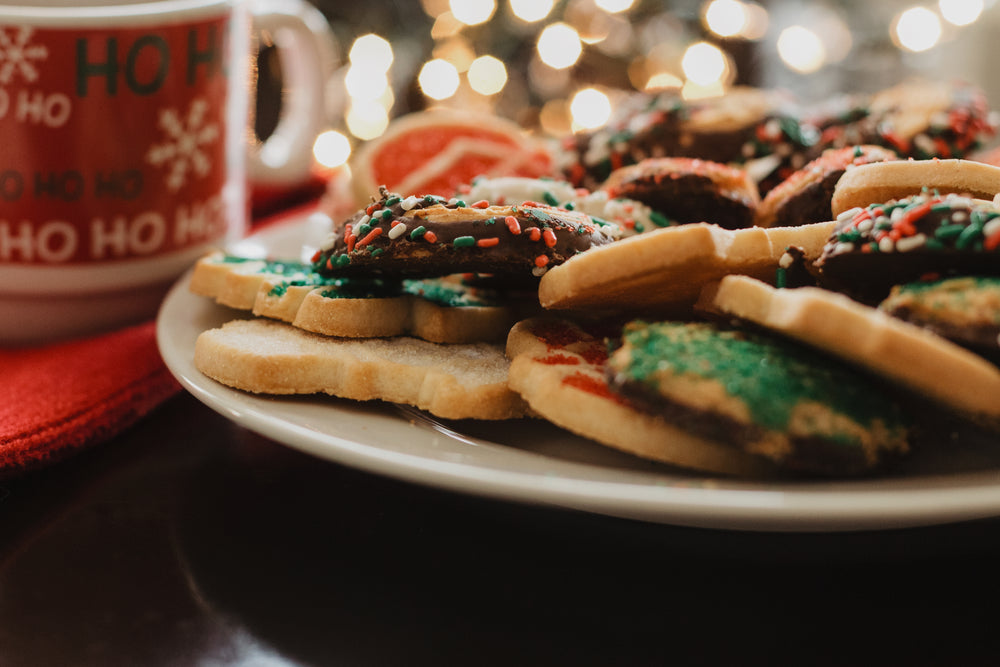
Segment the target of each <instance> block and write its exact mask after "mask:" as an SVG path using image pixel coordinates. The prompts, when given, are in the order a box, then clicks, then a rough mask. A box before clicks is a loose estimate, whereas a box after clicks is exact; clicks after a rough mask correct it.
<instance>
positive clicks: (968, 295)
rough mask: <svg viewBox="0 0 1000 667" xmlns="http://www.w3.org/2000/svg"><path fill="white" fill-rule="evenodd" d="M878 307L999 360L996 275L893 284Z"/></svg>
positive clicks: (999, 300) (999, 282) (998, 279)
mask: <svg viewBox="0 0 1000 667" xmlns="http://www.w3.org/2000/svg"><path fill="white" fill-rule="evenodd" d="M879 309H880V310H882V311H883V312H886V313H888V314H890V315H892V316H893V317H898V318H899V319H901V320H905V321H907V322H910V323H911V324H915V325H917V326H920V327H923V328H925V329H928V330H930V331H933V332H934V333H936V334H938V335H939V336H943V337H944V338H947V339H949V340H951V341H953V342H955V343H958V344H959V345H963V346H965V347H967V348H969V349H971V350H973V351H974V352H977V353H978V354H981V355H983V356H984V357H986V358H987V359H990V360H992V361H993V362H994V363H997V362H1000V277H993V276H960V277H956V278H945V279H943V280H925V281H920V282H915V283H907V284H905V285H896V286H895V287H893V288H892V291H891V292H890V293H889V296H888V297H887V298H886V299H885V301H883V302H882V303H880V304H879Z"/></svg>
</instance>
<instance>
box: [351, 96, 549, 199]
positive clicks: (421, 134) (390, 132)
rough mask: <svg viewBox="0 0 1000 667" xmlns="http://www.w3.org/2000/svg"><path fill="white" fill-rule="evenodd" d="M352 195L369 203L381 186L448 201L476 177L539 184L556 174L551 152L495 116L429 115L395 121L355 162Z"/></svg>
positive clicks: (423, 113) (434, 112) (428, 112)
mask: <svg viewBox="0 0 1000 667" xmlns="http://www.w3.org/2000/svg"><path fill="white" fill-rule="evenodd" d="M351 169H352V180H353V190H354V194H355V198H356V200H357V201H358V202H366V201H367V200H368V198H369V196H370V195H371V193H373V192H375V191H376V190H377V189H378V187H379V186H382V185H385V186H387V187H388V188H389V189H390V190H393V191H396V192H420V193H423V194H431V195H437V196H440V197H449V196H450V195H451V193H453V192H455V190H456V189H457V188H458V187H459V186H460V185H462V184H463V183H468V182H469V181H471V180H472V179H473V178H475V177H476V176H525V177H530V178H537V177H539V176H547V175H549V174H551V173H552V172H553V164H552V156H551V153H550V151H549V149H548V147H547V146H546V145H545V144H543V143H541V142H540V141H538V140H536V139H534V138H532V137H531V136H529V135H528V133H527V132H525V130H524V129H523V128H521V127H520V126H518V125H517V124H516V123H514V122H512V121H510V120H507V119H505V118H501V117H499V116H495V115H492V114H483V113H474V112H469V111H460V110H454V109H428V110H425V111H417V112H413V113H410V114H407V115H405V116H400V117H399V118H396V119H394V120H393V121H392V122H391V123H390V124H389V127H388V128H387V129H386V131H385V132H384V133H383V134H382V135H381V136H380V137H378V138H376V139H372V140H370V141H367V142H365V143H364V144H363V145H362V146H361V148H360V149H359V150H358V152H357V154H356V156H355V157H354V159H353V160H352V162H351Z"/></svg>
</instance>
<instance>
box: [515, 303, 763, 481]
mask: <svg viewBox="0 0 1000 667" xmlns="http://www.w3.org/2000/svg"><path fill="white" fill-rule="evenodd" d="M507 356H508V357H509V358H510V359H511V364H510V373H509V378H510V379H509V382H510V386H511V387H512V388H513V389H515V390H516V391H518V392H519V393H520V394H521V396H523V397H524V399H525V401H527V403H528V404H529V405H530V407H531V410H532V411H533V412H534V413H536V414H537V415H539V416H541V417H544V418H545V419H548V420H549V421H551V422H552V423H554V424H556V425H557V426H560V427H562V428H565V429H567V430H569V431H572V432H574V433H576V434H578V435H581V436H584V437H586V438H590V439H592V440H595V441H597V442H599V443H602V444H604V445H607V446H610V447H614V448H616V449H620V450H623V451H626V452H629V453H632V454H635V455H637V456H641V457H644V458H647V459H653V460H656V461H661V462H664V463H669V464H672V465H676V466H681V467H684V468H692V469H695V470H701V471H706V472H712V473H722V474H728V475H740V476H761V475H768V474H773V473H774V472H775V471H774V468H773V466H772V465H771V464H769V463H768V462H767V461H764V460H760V459H758V457H755V456H753V455H750V454H748V453H746V452H744V451H740V450H739V449H736V448H734V447H730V446H728V445H725V444H723V443H720V442H716V441H713V440H709V439H707V438H704V437H701V436H698V435H694V434H693V433H691V432H690V431H689V430H688V429H686V428H684V427H683V426H680V425H677V424H673V423H671V422H669V421H666V420H665V419H664V418H663V417H662V416H658V415H654V414H651V413H648V412H645V411H643V410H641V409H640V408H639V407H638V406H637V405H635V404H634V403H632V402H631V401H630V400H629V399H627V398H625V397H623V396H620V395H618V394H616V393H615V392H613V391H611V390H610V388H609V387H608V384H607V380H606V377H605V373H606V368H605V367H606V362H607V345H606V343H605V342H604V338H603V336H602V335H601V334H600V333H592V332H588V331H587V330H585V329H584V328H581V327H580V326H578V325H576V324H573V323H571V322H569V321H566V320H561V319H555V318H533V319H529V320H525V321H523V322H519V323H517V324H516V325H515V326H514V328H513V329H511V332H510V335H509V336H508V339H507Z"/></svg>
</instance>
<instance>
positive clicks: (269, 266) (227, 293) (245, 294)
mask: <svg viewBox="0 0 1000 667" xmlns="http://www.w3.org/2000/svg"><path fill="white" fill-rule="evenodd" d="M268 279H270V280H273V281H275V282H279V281H280V282H282V283H285V284H289V285H299V286H303V287H307V288H309V289H312V287H314V286H316V285H322V284H326V283H327V282H328V281H327V279H326V278H324V277H323V276H321V275H319V274H318V273H316V272H314V271H313V270H312V269H311V268H310V267H309V265H308V264H304V263H302V262H297V261H294V260H273V259H259V258H254V257H240V256H236V255H231V254H227V253H223V252H221V251H214V252H211V253H209V254H207V255H205V256H204V257H202V258H201V259H199V260H198V261H197V262H196V263H195V265H194V270H193V271H192V273H191V279H190V281H189V282H188V289H190V290H191V292H193V293H194V294H198V295H199V296H204V297H208V298H210V299H215V301H217V302H218V303H220V304H221V305H223V306H229V307H230V308H238V309H240V310H250V309H252V308H253V305H254V301H256V299H257V291H258V290H259V289H260V286H261V284H262V283H263V282H264V281H265V280H268Z"/></svg>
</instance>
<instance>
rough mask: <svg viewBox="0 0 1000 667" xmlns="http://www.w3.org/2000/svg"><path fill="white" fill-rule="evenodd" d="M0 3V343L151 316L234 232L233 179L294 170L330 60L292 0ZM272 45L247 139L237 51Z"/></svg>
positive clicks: (244, 58)
mask: <svg viewBox="0 0 1000 667" xmlns="http://www.w3.org/2000/svg"><path fill="white" fill-rule="evenodd" d="M17 1H19V2H22V3H24V4H21V5H18V6H10V5H6V4H4V5H0V344H5V345H9V344H24V343H32V342H42V341H45V340H52V339H56V338H62V337H67V336H71V335H79V334H84V333H89V332H95V331H101V330H105V329H109V328H112V327H115V326H119V325H122V324H125V323H128V322H133V321H138V320H140V319H143V318H147V317H151V316H152V315H153V314H155V312H156V310H157V308H158V306H159V302H160V300H161V299H162V296H163V294H164V293H165V292H166V290H167V288H168V287H169V285H170V284H171V283H172V282H173V281H174V280H176V278H177V277H178V275H180V274H181V273H182V272H183V271H184V270H185V269H186V268H187V267H188V266H190V265H191V263H192V262H193V261H194V260H195V259H196V258H197V257H198V256H199V255H201V254H202V253H204V252H205V251H206V250H207V249H208V248H210V247H214V246H219V245H223V244H224V243H225V242H227V241H231V240H234V239H235V238H238V237H239V236H240V235H242V234H243V233H244V231H245V229H246V220H247V215H248V205H247V194H246V192H247V187H246V181H247V175H248V173H250V174H252V177H253V178H254V180H255V181H258V182H264V183H289V184H290V183H294V182H295V181H296V180H302V179H304V178H306V177H307V176H308V173H309V169H310V165H311V159H312V157H311V148H312V141H313V139H314V138H315V136H316V135H317V134H318V133H319V131H320V130H321V129H322V126H323V125H324V123H325V121H326V109H325V105H324V100H325V95H324V88H325V85H326V83H327V80H328V79H329V77H330V75H331V74H332V70H333V65H334V61H335V58H336V57H335V46H334V44H335V43H334V38H333V35H332V33H331V31H330V28H329V26H328V24H327V23H326V22H325V21H324V20H323V17H322V15H321V14H320V13H319V12H318V10H316V9H315V8H314V7H312V6H311V5H308V4H306V3H305V2H303V1H301V0H291V1H290V0H263V1H262V0H256V1H254V2H247V1H244V0H148V1H146V2H140V1H135V0H133V1H126V0H119V1H118V2H115V1H114V0H112V1H111V2H109V1H108V0H93V2H94V4H93V5H88V6H83V7H81V6H78V5H76V4H75V3H74V2H73V0H62V1H61V2H60V1H58V0H57V1H56V2H53V0H17ZM263 31H267V33H268V34H269V35H272V36H273V37H275V42H276V44H277V46H278V48H279V60H280V62H281V63H282V70H283V71H282V74H283V79H284V80H285V82H286V86H287V88H288V90H287V91H286V95H285V98H284V99H285V102H284V104H283V111H284V113H283V115H282V119H281V121H280V122H279V125H278V128H277V130H276V131H275V133H274V134H273V135H272V136H271V137H270V138H269V139H268V140H267V141H266V142H265V143H264V144H263V145H258V143H257V142H254V141H251V140H249V137H250V136H251V133H250V131H249V126H250V124H249V118H250V114H249V109H250V107H251V105H250V102H251V99H252V96H253V92H252V88H253V87H252V86H251V78H250V74H251V69H250V66H249V65H250V61H251V59H252V56H253V53H254V48H255V45H256V43H257V41H258V40H257V36H259V35H260V34H261V33H262V32H263Z"/></svg>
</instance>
